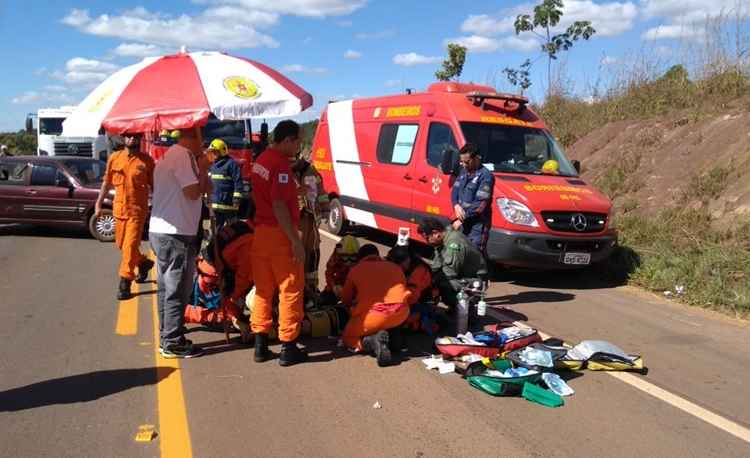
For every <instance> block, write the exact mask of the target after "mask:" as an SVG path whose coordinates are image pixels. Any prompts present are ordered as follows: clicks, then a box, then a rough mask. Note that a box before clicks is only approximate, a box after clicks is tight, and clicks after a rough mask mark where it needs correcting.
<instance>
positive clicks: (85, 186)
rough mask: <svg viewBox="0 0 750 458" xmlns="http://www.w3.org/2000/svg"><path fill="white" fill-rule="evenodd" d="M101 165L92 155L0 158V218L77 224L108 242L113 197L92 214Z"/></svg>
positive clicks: (111, 237)
mask: <svg viewBox="0 0 750 458" xmlns="http://www.w3.org/2000/svg"><path fill="white" fill-rule="evenodd" d="M105 170H106V163H105V162H103V161H100V160H98V159H92V158H81V157H65V156H54V157H49V156H16V157H2V158H0V223H3V224H7V223H27V224H29V223H30V224H39V225H50V226H80V227H85V228H88V230H89V232H90V233H91V235H92V236H94V237H95V238H96V239H97V240H99V241H102V242H111V241H113V240H114V238H115V219H114V217H113V216H112V199H111V197H112V196H108V197H107V198H105V199H104V207H105V208H106V209H105V210H104V211H103V212H102V214H101V215H100V216H99V217H98V218H96V217H94V204H95V203H96V199H97V198H98V197H99V189H100V187H101V185H102V179H103V177H104V172H105Z"/></svg>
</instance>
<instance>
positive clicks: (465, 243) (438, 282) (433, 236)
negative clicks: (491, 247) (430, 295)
mask: <svg viewBox="0 0 750 458" xmlns="http://www.w3.org/2000/svg"><path fill="white" fill-rule="evenodd" d="M418 232H419V235H421V236H422V237H423V238H424V239H425V241H426V242H427V243H428V244H429V245H430V246H432V247H433V249H434V250H435V254H434V256H433V258H432V260H431V261H430V267H431V268H432V278H433V284H434V285H435V287H437V288H438V290H439V291H440V298H441V299H442V301H443V303H444V304H445V305H447V306H448V307H450V308H451V309H453V308H455V307H456V304H457V303H458V301H457V299H456V295H457V294H458V292H459V291H460V290H461V282H460V281H461V280H462V279H470V278H479V279H482V280H484V279H486V277H487V264H486V263H485V261H484V256H482V253H480V252H479V250H478V249H477V247H475V246H474V245H473V244H472V243H471V242H470V241H469V239H467V238H466V236H465V235H464V234H463V233H461V232H459V231H456V230H454V229H452V228H446V227H445V226H444V225H443V223H441V222H440V220H438V219H436V218H425V219H424V220H423V221H422V223H421V224H420V225H419V228H418Z"/></svg>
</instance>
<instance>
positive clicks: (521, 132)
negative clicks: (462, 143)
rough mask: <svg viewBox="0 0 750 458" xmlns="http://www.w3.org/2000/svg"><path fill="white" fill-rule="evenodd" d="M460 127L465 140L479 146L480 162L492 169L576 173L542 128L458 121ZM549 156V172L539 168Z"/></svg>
mask: <svg viewBox="0 0 750 458" xmlns="http://www.w3.org/2000/svg"><path fill="white" fill-rule="evenodd" d="M461 130H462V131H463V133H464V138H465V139H466V141H467V142H470V143H474V144H475V145H477V146H478V147H479V151H480V152H481V153H482V162H484V164H485V166H487V168H489V169H490V170H492V171H494V172H503V173H533V174H537V175H541V174H545V173H554V174H556V175H561V176H568V177H573V176H577V175H578V173H577V172H576V169H575V168H574V167H573V164H571V163H570V161H569V160H568V158H566V157H565V154H564V153H563V151H562V148H560V146H559V145H558V144H557V142H556V141H555V139H554V138H553V137H552V135H550V134H549V133H548V132H547V131H545V130H543V129H535V128H531V127H519V126H508V125H504V124H487V123H478V122H462V123H461ZM550 160H553V161H556V162H557V167H556V168H557V170H555V171H553V172H550V170H549V169H546V168H545V169H544V170H543V167H544V164H545V163H546V162H547V161H550Z"/></svg>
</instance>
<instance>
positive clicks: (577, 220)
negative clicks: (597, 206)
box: [570, 213, 588, 232]
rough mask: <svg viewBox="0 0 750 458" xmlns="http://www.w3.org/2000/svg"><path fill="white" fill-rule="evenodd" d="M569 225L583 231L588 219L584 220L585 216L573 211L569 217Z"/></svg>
mask: <svg viewBox="0 0 750 458" xmlns="http://www.w3.org/2000/svg"><path fill="white" fill-rule="evenodd" d="M570 225H571V226H572V227H573V229H575V230H577V231H578V232H583V231H585V230H586V227H587V226H588V221H586V217H585V216H584V215H582V214H581V213H575V214H574V215H573V216H571V217H570Z"/></svg>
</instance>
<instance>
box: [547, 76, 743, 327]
mask: <svg viewBox="0 0 750 458" xmlns="http://www.w3.org/2000/svg"><path fill="white" fill-rule="evenodd" d="M540 111H541V114H542V115H543V116H544V117H545V119H546V120H547V122H548V123H549V125H550V127H551V129H552V130H553V132H554V133H555V135H556V136H557V137H558V138H559V139H560V140H561V141H562V142H563V143H564V144H565V145H566V146H568V152H569V155H570V156H571V157H573V158H575V159H579V160H581V162H582V165H583V177H584V178H585V179H587V180H588V181H589V182H592V183H593V184H594V185H596V186H597V187H598V188H599V189H601V190H602V191H603V192H605V193H606V194H608V195H609V196H610V198H612V200H613V202H614V204H615V209H616V217H615V224H616V226H617V228H618V230H619V231H620V241H621V246H620V247H619V249H618V250H617V252H616V253H615V255H614V257H613V259H612V262H611V263H610V267H611V269H610V270H609V272H608V275H612V276H616V277H619V278H621V279H623V280H627V281H629V282H630V283H632V284H635V285H638V286H641V287H644V288H647V289H649V290H652V291H655V292H659V293H663V294H665V295H668V296H670V297H673V298H676V299H678V300H680V301H683V302H685V303H688V304H693V305H698V306H703V307H708V308H713V309H717V310H721V311H724V312H727V313H729V314H733V315H737V316H743V317H747V316H750V235H749V234H750V131H748V126H749V125H750V78H748V76H747V74H746V73H745V72H744V71H742V70H740V69H739V68H729V69H726V70H725V71H722V72H716V73H713V74H710V75H708V76H706V77H705V78H702V79H696V80H691V79H690V78H688V74H687V72H686V71H685V69H684V68H683V67H681V66H675V67H672V68H670V69H669V70H668V71H667V72H665V73H664V74H662V75H660V76H659V77H657V78H653V79H651V80H648V81H644V82H642V83H641V84H638V85H635V84H634V85H630V86H626V87H625V88H624V89H623V90H621V91H616V92H613V93H612V94H610V95H609V96H607V97H604V98H602V99H599V100H596V101H593V103H592V102H591V101H588V102H586V101H583V100H579V99H576V98H572V97H565V96H554V97H552V98H550V99H549V100H548V101H547V102H546V103H545V105H544V106H543V107H542V108H541V109H540Z"/></svg>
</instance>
